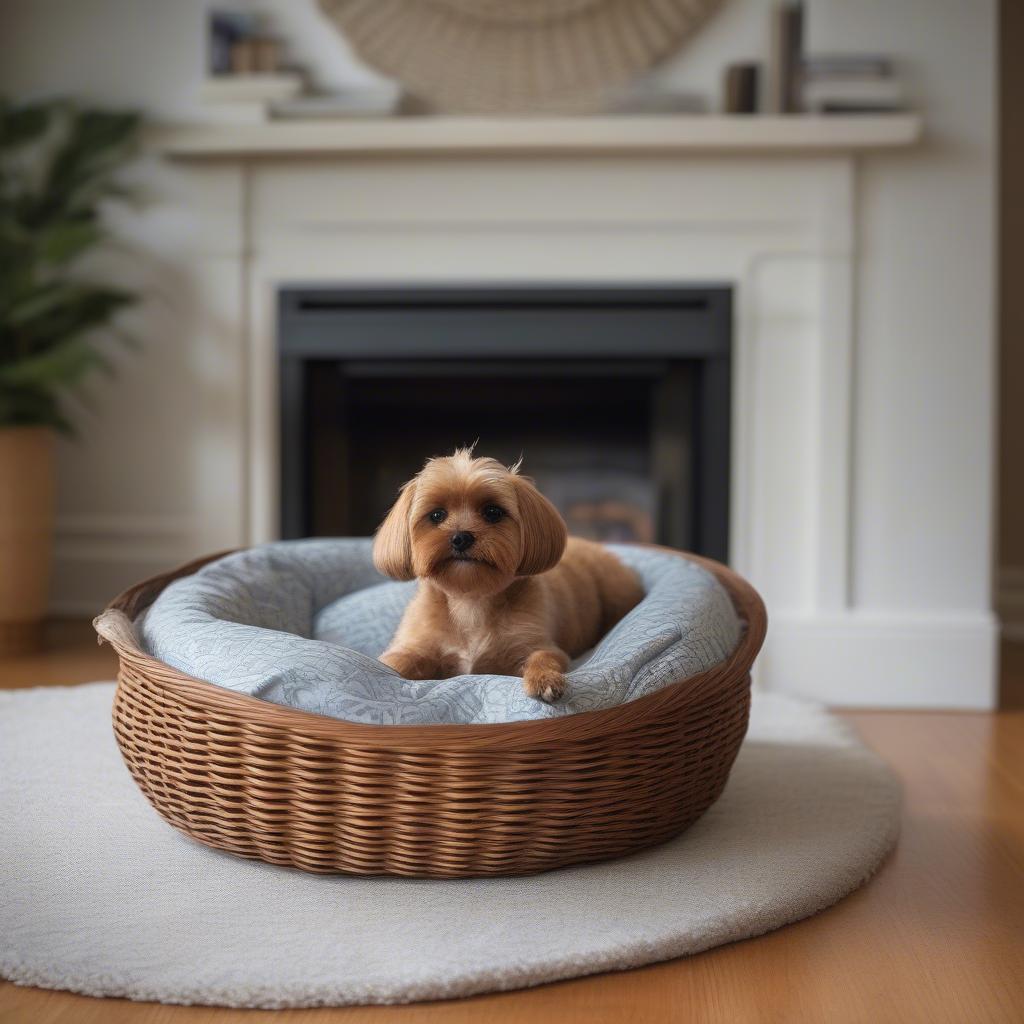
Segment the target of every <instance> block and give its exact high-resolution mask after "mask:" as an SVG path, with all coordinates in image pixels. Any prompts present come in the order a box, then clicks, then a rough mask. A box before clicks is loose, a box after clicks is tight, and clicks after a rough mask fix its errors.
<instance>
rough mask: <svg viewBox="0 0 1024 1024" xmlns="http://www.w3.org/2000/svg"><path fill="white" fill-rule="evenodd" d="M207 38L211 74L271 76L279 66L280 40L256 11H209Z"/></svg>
mask: <svg viewBox="0 0 1024 1024" xmlns="http://www.w3.org/2000/svg"><path fill="white" fill-rule="evenodd" d="M208 39H209V51H208V64H209V72H210V74H211V75H273V74H274V73H276V72H277V71H278V69H279V67H280V60H281V43H280V41H279V40H278V39H276V38H275V37H274V36H272V35H269V34H267V33H266V32H265V31H263V27H262V19H261V17H260V15H259V14H257V13H255V12H250V11H211V12H210V20H209V37H208Z"/></svg>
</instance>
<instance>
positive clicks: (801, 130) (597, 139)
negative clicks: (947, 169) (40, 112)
mask: <svg viewBox="0 0 1024 1024" xmlns="http://www.w3.org/2000/svg"><path fill="white" fill-rule="evenodd" d="M921 134H922V122H921V117H920V116H919V115H917V114H887V115H856V116H812V115H786V116H742V115H733V116H711V115H703V116H694V115H690V116H679V115H675V116H658V117H646V116H619V117H576V118H564V117H558V118H554V117H552V118H534V117H529V118H527V117H522V118H518V117H507V118H489V117H488V118H483V117H415V118H414V117H408V118H399V117H395V118H381V119H373V120H370V119H366V120H354V119H353V120H348V121H323V120H318V121H270V122H268V123H266V124H255V125H253V124H247V125H229V124H194V125H176V126H166V127H162V128H158V129H155V130H154V132H153V140H154V142H155V145H156V146H157V148H158V149H159V150H161V151H162V152H163V153H165V154H166V155H167V156H170V157H173V158H177V159H181V160H203V159H207V160H212V159H221V160H225V159H248V158H270V157H278V156H280V157H285V156H310V157H316V156H331V155H343V154H351V155H354V156H358V155H364V154H365V155H370V154H374V155H393V156H401V155H403V154H416V153H432V154H451V153H468V154H484V155H486V154H493V155H502V154H516V153H521V154H541V155H543V154H552V155H556V154H574V153H578V154H586V153H603V154H622V155H630V154H645V153H646V154H659V153H662V154H670V153H717V154H722V153H726V154H736V155H743V154H751V155H755V154H760V153H777V154H799V153H837V152H850V153H853V152H861V151H869V150H879V149H894V148H900V147H906V146H912V145H914V144H915V143H917V142H918V141H919V140H920V139H921Z"/></svg>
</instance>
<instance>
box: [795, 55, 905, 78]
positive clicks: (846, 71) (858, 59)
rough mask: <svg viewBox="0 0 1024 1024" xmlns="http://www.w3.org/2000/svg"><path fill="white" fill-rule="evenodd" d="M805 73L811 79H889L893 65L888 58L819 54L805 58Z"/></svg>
mask: <svg viewBox="0 0 1024 1024" xmlns="http://www.w3.org/2000/svg"><path fill="white" fill-rule="evenodd" d="M803 73H804V75H805V76H806V77H810V78H831V77H837V78H849V77H857V78H888V77H890V76H891V75H892V73H893V64H892V60H891V59H890V58H888V57H880V56H867V55H861V54H852V53H851V54H842V53H840V54H818V55H816V56H813V57H805V58H804V62H803Z"/></svg>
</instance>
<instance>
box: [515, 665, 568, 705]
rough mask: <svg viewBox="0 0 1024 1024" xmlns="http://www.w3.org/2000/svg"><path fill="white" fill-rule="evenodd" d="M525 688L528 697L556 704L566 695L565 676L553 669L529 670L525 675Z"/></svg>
mask: <svg viewBox="0 0 1024 1024" xmlns="http://www.w3.org/2000/svg"><path fill="white" fill-rule="evenodd" d="M523 689H524V690H526V695H527V697H532V698H533V699H534V700H542V701H543V702H544V703H545V704H554V703H555V702H556V701H559V700H561V699H562V698H563V697H564V696H565V676H564V675H562V673H561V672H555V671H554V670H552V669H540V670H539V671H536V672H529V673H527V674H526V675H525V676H524V677H523Z"/></svg>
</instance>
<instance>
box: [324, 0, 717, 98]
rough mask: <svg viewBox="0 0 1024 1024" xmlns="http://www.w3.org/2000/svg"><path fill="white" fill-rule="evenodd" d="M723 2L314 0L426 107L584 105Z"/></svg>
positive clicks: (645, 65)
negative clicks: (318, 1)
mask: <svg viewBox="0 0 1024 1024" xmlns="http://www.w3.org/2000/svg"><path fill="white" fill-rule="evenodd" d="M721 3H722V0H320V6H321V8H322V9H323V11H324V12H325V14H326V15H327V16H328V17H329V18H330V19H331V20H332V21H333V22H334V23H335V24H336V25H337V26H338V28H339V29H340V30H341V32H342V34H343V35H344V36H345V38H346V39H347V40H348V41H349V43H350V44H351V45H352V46H353V48H354V49H355V50H356V52H357V53H358V54H359V55H360V56H361V57H362V58H363V59H364V60H365V61H366V62H367V63H368V64H369V65H371V66H372V67H374V68H376V69H377V70H379V71H381V72H382V73H383V74H385V75H387V76H388V77H390V78H394V79H396V80H397V81H398V82H400V83H401V84H402V86H403V87H404V88H405V90H406V91H407V93H408V94H409V95H410V96H412V97H414V98H415V99H416V100H418V101H420V102H421V103H422V104H424V105H425V106H426V107H427V108H428V109H430V110H433V111H437V112H446V113H528V112H548V113H555V112H584V111H588V110H590V111H595V110H599V109H601V107H602V106H603V105H604V104H605V102H606V99H607V97H608V96H609V94H611V93H612V92H614V90H615V89H616V88H619V87H621V86H623V85H625V84H626V83H627V82H628V81H629V80H630V79H632V78H633V77H635V76H636V75H638V74H640V73H641V72H644V71H646V70H648V69H649V68H651V67H652V66H653V65H654V64H656V63H657V62H658V61H660V60H663V59H664V58H666V57H669V56H671V55H672V54H674V53H676V52H678V50H679V49H680V47H681V46H682V44H683V43H684V42H685V41H686V40H687V39H688V38H689V37H690V36H691V35H693V33H694V32H695V31H696V30H697V29H698V28H699V27H700V26H701V25H702V24H703V22H704V20H705V19H706V18H707V16H708V15H709V14H710V13H711V12H712V11H714V10H715V9H716V8H717V7H718V6H720V4H721Z"/></svg>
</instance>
